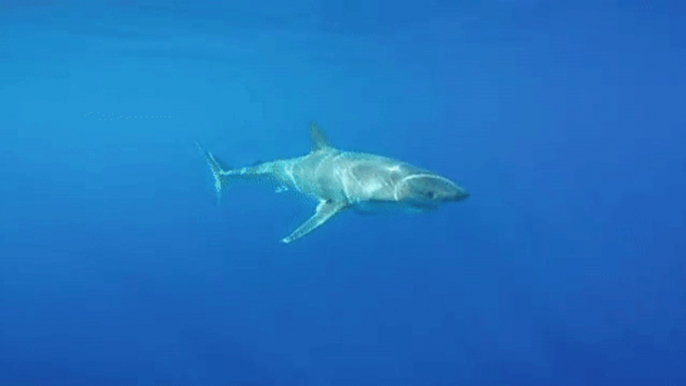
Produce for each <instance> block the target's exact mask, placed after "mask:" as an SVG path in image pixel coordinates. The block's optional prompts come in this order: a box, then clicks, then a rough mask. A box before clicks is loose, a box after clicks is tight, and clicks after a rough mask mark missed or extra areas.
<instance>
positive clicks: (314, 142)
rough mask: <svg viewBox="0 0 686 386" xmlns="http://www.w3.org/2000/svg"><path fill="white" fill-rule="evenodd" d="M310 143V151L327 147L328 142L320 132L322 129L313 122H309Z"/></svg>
mask: <svg viewBox="0 0 686 386" xmlns="http://www.w3.org/2000/svg"><path fill="white" fill-rule="evenodd" d="M310 142H311V147H312V151H317V150H321V149H324V148H327V147H329V142H328V141H327V140H326V137H325V136H324V132H322V129H321V128H319V125H317V122H314V121H312V122H310Z"/></svg>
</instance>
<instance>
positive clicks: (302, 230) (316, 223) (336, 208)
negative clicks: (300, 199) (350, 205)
mask: <svg viewBox="0 0 686 386" xmlns="http://www.w3.org/2000/svg"><path fill="white" fill-rule="evenodd" d="M346 206H347V204H346V203H345V202H338V201H323V200H322V201H321V202H320V203H319V205H317V212H316V213H315V214H314V215H313V216H312V217H310V219H309V220H307V221H305V223H304V224H302V225H301V226H300V227H298V229H296V230H294V231H293V233H291V234H290V235H288V236H287V237H284V238H283V239H282V240H281V242H283V243H286V244H288V243H290V242H293V241H295V240H297V239H299V238H301V237H303V236H305V235H306V234H308V233H310V232H312V231H313V230H315V229H317V228H318V227H320V226H321V225H322V224H324V223H325V222H327V221H328V220H329V219H330V218H331V217H333V216H334V215H336V213H338V212H340V211H341V210H343V209H345V207H346Z"/></svg>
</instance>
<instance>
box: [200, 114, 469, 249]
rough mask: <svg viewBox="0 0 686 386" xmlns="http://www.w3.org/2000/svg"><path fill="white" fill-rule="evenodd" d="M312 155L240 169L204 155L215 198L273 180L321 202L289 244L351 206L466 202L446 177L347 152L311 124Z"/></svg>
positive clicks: (417, 207) (428, 205) (412, 206)
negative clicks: (236, 186) (247, 183)
mask: <svg viewBox="0 0 686 386" xmlns="http://www.w3.org/2000/svg"><path fill="white" fill-rule="evenodd" d="M310 138H311V141H312V150H311V151H310V153H309V154H307V155H305V156H302V157H297V158H291V159H285V160H276V161H272V162H265V163H261V164H258V165H255V166H251V167H245V168H241V169H230V168H228V167H227V166H226V165H223V164H222V163H221V161H219V160H218V159H217V157H216V156H214V155H213V154H212V153H210V152H208V151H205V150H203V149H202V148H201V147H200V146H199V145H197V143H196V145H197V146H198V148H199V149H200V150H201V151H202V152H203V153H204V154H205V158H206V160H207V163H208V165H209V167H210V170H211V171H212V175H213V176H214V186H215V189H216V191H217V198H218V199H219V198H221V194H222V191H223V190H224V188H225V186H226V184H227V183H228V182H230V181H232V180H250V179H271V180H274V181H275V182H276V183H278V184H280V185H282V186H287V187H290V188H291V189H293V190H296V191H298V192H300V193H302V194H305V195H308V196H311V197H314V198H316V199H317V200H318V201H319V205H317V209H316V211H315V213H314V215H312V217H310V219H309V220H307V221H306V222H305V223H303V224H302V225H301V226H300V227H298V228H297V229H296V230H295V231H293V233H291V234H290V235H288V236H286V237H284V238H283V239H282V240H281V241H282V242H284V243H290V242H292V241H295V240H297V239H299V238H301V237H303V236H305V235H307V234H308V233H310V232H312V231H313V230H315V229H317V228H318V227H320V226H321V225H323V224H324V223H326V222H327V221H328V220H329V219H331V218H332V217H334V216H335V215H336V214H337V213H339V212H341V211H342V210H345V209H348V208H358V209H362V208H364V209H366V210H369V209H370V208H371V209H373V208H375V207H384V208H389V207H390V208H396V209H407V208H409V209H414V210H420V211H424V210H430V209H435V208H437V207H439V206H440V205H442V204H444V203H447V202H455V201H461V200H464V199H465V198H467V197H468V196H469V194H468V193H467V191H466V190H464V189H463V188H462V187H460V186H459V185H457V184H456V183H454V182H452V181H450V180H449V179H447V178H445V177H442V176H440V175H438V174H435V173H432V172H430V171H427V170H423V169H420V168H417V167H415V166H412V165H410V164H407V163H405V162H402V161H398V160H395V159H392V158H386V157H382V156H378V155H374V154H365V153H355V152H345V151H341V150H338V149H335V148H333V147H331V146H329V144H328V143H327V142H326V140H325V137H324V135H323V133H322V132H321V130H320V129H319V128H318V127H317V125H316V124H314V123H312V124H311V125H310Z"/></svg>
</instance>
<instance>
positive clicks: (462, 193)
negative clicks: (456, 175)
mask: <svg viewBox="0 0 686 386" xmlns="http://www.w3.org/2000/svg"><path fill="white" fill-rule="evenodd" d="M467 197H469V192H468V191H467V190H466V189H465V188H463V187H460V186H458V187H456V188H455V192H454V193H453V196H452V199H451V201H462V200H465V199H466V198H467Z"/></svg>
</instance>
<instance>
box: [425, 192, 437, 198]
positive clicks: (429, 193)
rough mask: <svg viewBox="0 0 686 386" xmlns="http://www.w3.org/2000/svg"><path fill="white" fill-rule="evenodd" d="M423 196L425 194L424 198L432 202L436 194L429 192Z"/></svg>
mask: <svg viewBox="0 0 686 386" xmlns="http://www.w3.org/2000/svg"><path fill="white" fill-rule="evenodd" d="M425 194H426V198H428V199H430V200H433V199H434V198H436V193H434V192H432V191H431V190H429V191H428V192H426V193H425Z"/></svg>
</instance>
